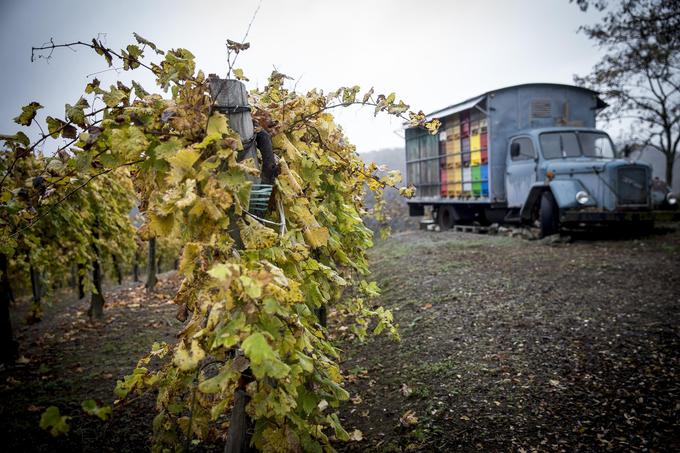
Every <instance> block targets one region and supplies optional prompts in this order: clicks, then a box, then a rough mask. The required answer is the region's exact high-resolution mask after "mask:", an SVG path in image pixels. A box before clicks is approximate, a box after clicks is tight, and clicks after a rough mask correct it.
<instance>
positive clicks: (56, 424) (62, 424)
mask: <svg viewBox="0 0 680 453" xmlns="http://www.w3.org/2000/svg"><path fill="white" fill-rule="evenodd" d="M70 418H71V417H69V416H68V415H61V414H60V413H59V408H58V407H57V406H50V407H48V408H47V409H45V412H43V413H42V415H41V416H40V427H41V428H42V429H44V430H46V431H49V432H50V434H51V435H52V436H54V437H57V436H60V435H62V434H66V433H67V432H68V431H69V429H71V427H70V426H69V424H68V421H69V419H70Z"/></svg>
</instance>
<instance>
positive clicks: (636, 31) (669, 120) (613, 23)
mask: <svg viewBox="0 0 680 453" xmlns="http://www.w3.org/2000/svg"><path fill="white" fill-rule="evenodd" d="M577 3H578V4H579V6H581V8H582V9H587V7H588V1H587V0H577ZM593 5H594V6H597V7H598V9H602V8H603V7H604V6H605V5H606V3H602V2H598V3H593ZM678 30H680V2H679V1H677V0H622V1H621V2H620V3H617V4H616V6H612V7H610V8H607V9H606V12H605V15H604V17H603V19H602V21H601V22H600V23H598V24H596V25H592V26H582V27H581V28H580V31H581V32H583V33H584V34H585V35H586V36H588V37H589V38H590V39H592V40H593V41H595V42H596V43H597V45H598V46H599V47H600V48H601V49H604V50H605V52H606V53H605V55H604V57H603V58H602V60H601V61H600V62H599V63H597V64H596V65H595V67H594V68H593V70H592V72H591V73H590V74H588V75H586V76H583V77H579V76H575V77H574V80H575V82H576V83H577V84H579V85H583V86H587V87H588V88H591V89H594V90H596V91H599V92H600V93H601V94H602V96H604V98H605V99H606V100H607V101H608V102H609V103H610V105H611V108H609V109H607V110H605V111H604V112H603V117H604V119H605V120H611V119H615V118H616V119H619V118H624V119H625V118H628V119H632V120H633V121H634V123H636V124H637V125H638V126H639V127H638V128H637V130H638V137H637V140H638V144H639V145H640V146H651V147H652V148H655V149H657V150H659V151H660V152H661V153H663V155H664V156H665V157H666V182H667V183H668V185H669V186H670V185H671V184H672V182H673V163H674V161H675V159H677V158H678V148H679V147H680V32H679V31H678Z"/></svg>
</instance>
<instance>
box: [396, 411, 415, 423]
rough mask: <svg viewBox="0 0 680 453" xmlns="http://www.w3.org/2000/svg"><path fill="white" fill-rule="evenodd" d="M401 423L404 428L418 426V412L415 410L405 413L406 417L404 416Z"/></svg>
mask: <svg viewBox="0 0 680 453" xmlns="http://www.w3.org/2000/svg"><path fill="white" fill-rule="evenodd" d="M399 423H400V424H401V426H403V427H409V426H412V425H416V424H417V423H418V417H416V411H414V410H412V409H411V410H408V411H406V412H404V415H402V416H401V417H400V418H399Z"/></svg>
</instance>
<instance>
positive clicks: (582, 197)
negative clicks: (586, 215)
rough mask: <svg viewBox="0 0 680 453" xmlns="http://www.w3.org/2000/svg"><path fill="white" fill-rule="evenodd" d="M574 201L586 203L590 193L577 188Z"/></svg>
mask: <svg viewBox="0 0 680 453" xmlns="http://www.w3.org/2000/svg"><path fill="white" fill-rule="evenodd" d="M576 201H577V202H578V204H586V203H588V202H589V201H590V195H588V192H586V191H585V190H579V191H578V192H576Z"/></svg>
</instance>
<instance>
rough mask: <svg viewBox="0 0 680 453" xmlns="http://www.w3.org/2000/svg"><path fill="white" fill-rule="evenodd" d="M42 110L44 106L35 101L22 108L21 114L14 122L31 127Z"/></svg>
mask: <svg viewBox="0 0 680 453" xmlns="http://www.w3.org/2000/svg"><path fill="white" fill-rule="evenodd" d="M41 108H43V106H42V105H40V104H39V103H37V102H35V101H33V102H31V103H30V104H28V105H25V106H23V107H21V114H20V115H19V116H17V117H16V118H14V122H15V123H17V124H21V125H22V126H30V125H31V123H32V122H33V119H34V118H35V115H36V114H37V113H38V110H40V109H41Z"/></svg>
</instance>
